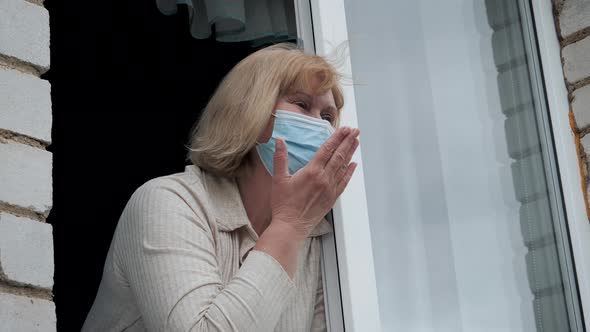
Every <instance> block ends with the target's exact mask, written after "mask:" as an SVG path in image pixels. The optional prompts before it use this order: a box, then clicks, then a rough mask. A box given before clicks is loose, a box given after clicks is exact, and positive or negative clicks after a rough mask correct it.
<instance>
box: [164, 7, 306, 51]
mask: <svg viewBox="0 0 590 332" xmlns="http://www.w3.org/2000/svg"><path fill="white" fill-rule="evenodd" d="M156 4H157V6H158V9H159V10H160V12H162V13H163V14H165V15H174V14H176V11H177V6H178V5H179V4H184V5H187V6H188V12H189V20H190V32H191V35H192V36H193V37H194V38H197V39H205V38H209V37H211V36H212V34H213V33H214V38H215V39H216V40H218V41H220V42H242V41H251V42H252V46H253V47H256V46H260V45H263V44H268V43H275V42H280V41H286V40H295V39H296V37H297V26H296V23H295V12H294V7H293V1H292V0H156Z"/></svg>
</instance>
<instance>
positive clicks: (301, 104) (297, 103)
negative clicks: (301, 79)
mask: <svg viewBox="0 0 590 332" xmlns="http://www.w3.org/2000/svg"><path fill="white" fill-rule="evenodd" d="M293 104H295V105H297V106H299V107H301V108H303V109H304V110H306V109H307V104H306V103H304V102H302V101H295V102H293Z"/></svg>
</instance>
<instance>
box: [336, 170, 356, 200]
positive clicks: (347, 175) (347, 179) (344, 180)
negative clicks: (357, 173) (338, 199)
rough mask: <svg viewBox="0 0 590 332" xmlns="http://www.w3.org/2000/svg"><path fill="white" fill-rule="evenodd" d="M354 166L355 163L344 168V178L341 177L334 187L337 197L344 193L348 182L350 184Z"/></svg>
mask: <svg viewBox="0 0 590 332" xmlns="http://www.w3.org/2000/svg"><path fill="white" fill-rule="evenodd" d="M356 166H357V163H350V165H348V167H346V172H345V173H344V176H343V177H342V179H341V180H340V182H339V183H338V184H337V185H336V194H337V196H340V195H341V194H342V193H343V192H344V189H346V186H347V185H348V182H350V179H351V178H352V174H354V170H355V169H356Z"/></svg>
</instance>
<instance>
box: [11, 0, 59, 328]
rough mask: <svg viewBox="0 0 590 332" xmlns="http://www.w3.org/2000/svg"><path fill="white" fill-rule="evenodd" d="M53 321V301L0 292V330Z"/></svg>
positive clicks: (48, 325)
mask: <svg viewBox="0 0 590 332" xmlns="http://www.w3.org/2000/svg"><path fill="white" fill-rule="evenodd" d="M2 1H3V0H2ZM55 323H56V319H55V304H54V303H53V302H51V301H47V300H43V299H37V298H30V297H24V296H17V295H12V294H6V293H0V331H6V332H37V331H39V332H52V331H55V330H56V328H55Z"/></svg>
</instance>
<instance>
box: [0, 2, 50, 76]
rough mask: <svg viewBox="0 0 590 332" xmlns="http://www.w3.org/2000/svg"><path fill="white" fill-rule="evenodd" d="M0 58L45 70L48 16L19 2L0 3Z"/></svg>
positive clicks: (43, 9)
mask: <svg viewBox="0 0 590 332" xmlns="http://www.w3.org/2000/svg"><path fill="white" fill-rule="evenodd" d="M0 54H2V55H4V56H8V57H12V58H17V59H19V60H21V61H24V62H26V63H29V64H31V65H33V66H35V67H36V68H37V69H38V70H39V71H40V72H45V71H47V69H49V13H48V12H47V10H46V9H45V8H43V7H41V6H39V5H35V4H32V3H30V2H27V1H23V0H2V1H0Z"/></svg>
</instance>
